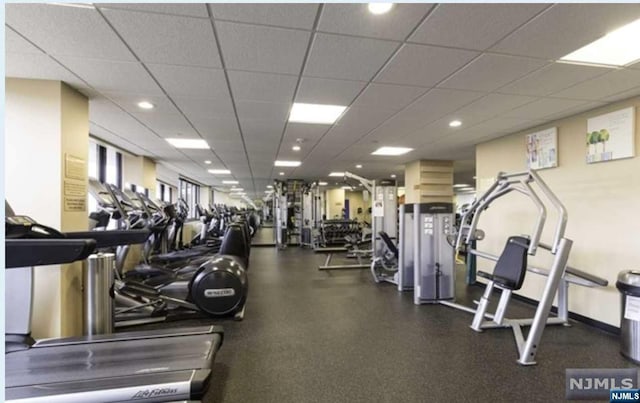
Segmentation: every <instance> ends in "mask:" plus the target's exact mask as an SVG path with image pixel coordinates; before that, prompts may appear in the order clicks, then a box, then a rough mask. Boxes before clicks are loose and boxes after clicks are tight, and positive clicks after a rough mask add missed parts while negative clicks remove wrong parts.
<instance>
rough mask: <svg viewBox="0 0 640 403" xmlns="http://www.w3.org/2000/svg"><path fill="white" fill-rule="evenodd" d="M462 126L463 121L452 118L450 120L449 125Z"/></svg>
mask: <svg viewBox="0 0 640 403" xmlns="http://www.w3.org/2000/svg"><path fill="white" fill-rule="evenodd" d="M460 126H462V122H461V121H459V120H452V121H451V122H449V127H460Z"/></svg>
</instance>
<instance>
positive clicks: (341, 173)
mask: <svg viewBox="0 0 640 403" xmlns="http://www.w3.org/2000/svg"><path fill="white" fill-rule="evenodd" d="M329 176H344V172H331V173H330V174H329Z"/></svg>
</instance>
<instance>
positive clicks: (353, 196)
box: [344, 190, 371, 222]
mask: <svg viewBox="0 0 640 403" xmlns="http://www.w3.org/2000/svg"><path fill="white" fill-rule="evenodd" d="M344 198H345V199H349V217H351V219H354V218H357V219H358V221H367V222H371V219H370V217H371V216H370V214H369V213H368V210H369V207H371V196H369V201H367V202H365V201H364V198H363V197H362V190H356V191H353V192H350V191H346V192H345V194H344ZM358 208H361V209H362V214H358Z"/></svg>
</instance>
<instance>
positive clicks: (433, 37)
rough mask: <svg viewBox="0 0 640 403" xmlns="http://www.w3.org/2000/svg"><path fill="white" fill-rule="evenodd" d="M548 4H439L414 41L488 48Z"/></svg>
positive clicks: (417, 32) (468, 47)
mask: <svg viewBox="0 0 640 403" xmlns="http://www.w3.org/2000/svg"><path fill="white" fill-rule="evenodd" d="M546 7H548V5H547V4H468V3H467V4H439V5H438V6H437V8H436V9H435V10H434V11H433V12H432V13H431V14H430V15H429V17H427V19H426V20H425V21H424V22H423V23H422V25H420V27H419V28H418V29H417V30H416V31H415V33H414V34H413V35H412V36H411V38H409V40H410V41H411V42H418V43H424V44H432V45H442V46H451V47H457V48H465V49H477V50H485V49H487V48H488V47H490V46H491V45H493V44H495V43H496V42H497V41H499V40H500V39H502V38H503V37H504V36H505V35H507V34H509V33H510V32H512V31H513V30H514V29H516V28H518V27H519V26H520V25H522V24H524V23H525V22H526V21H528V20H529V19H531V18H532V17H534V16H535V15H536V14H537V13H539V12H540V11H542V10H544V9H545V8H546Z"/></svg>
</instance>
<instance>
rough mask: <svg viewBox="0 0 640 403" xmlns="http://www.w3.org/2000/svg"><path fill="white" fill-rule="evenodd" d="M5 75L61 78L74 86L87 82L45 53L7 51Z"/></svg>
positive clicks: (40, 78) (77, 86)
mask: <svg viewBox="0 0 640 403" xmlns="http://www.w3.org/2000/svg"><path fill="white" fill-rule="evenodd" d="M5 57H6V59H5V72H4V73H5V76H6V77H16V78H32V79H39V80H60V81H64V82H66V83H67V84H69V85H70V86H72V87H75V88H83V87H86V86H87V84H86V83H84V82H83V81H82V80H80V79H79V78H78V77H76V76H75V75H73V74H72V73H71V72H69V71H68V70H67V69H65V68H64V67H62V66H60V65H59V64H58V63H56V62H55V61H53V60H51V58H50V57H49V56H47V55H45V54H44V53H39V54H38V53H13V52H7V53H5Z"/></svg>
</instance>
